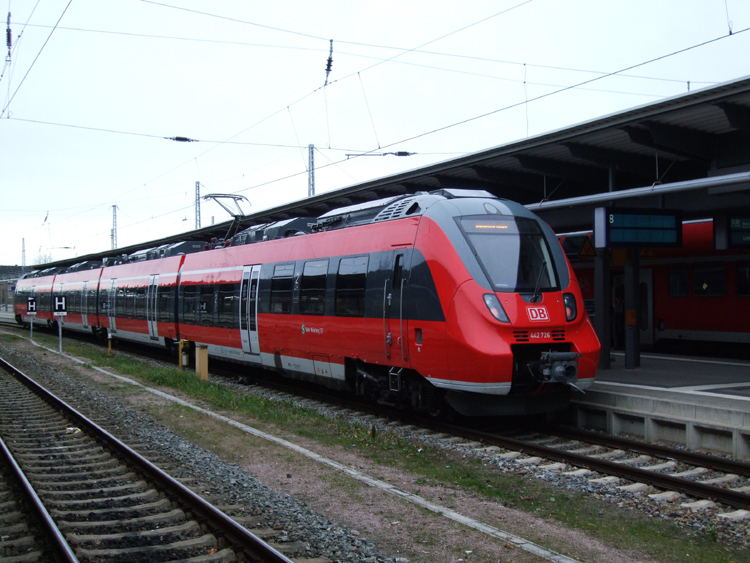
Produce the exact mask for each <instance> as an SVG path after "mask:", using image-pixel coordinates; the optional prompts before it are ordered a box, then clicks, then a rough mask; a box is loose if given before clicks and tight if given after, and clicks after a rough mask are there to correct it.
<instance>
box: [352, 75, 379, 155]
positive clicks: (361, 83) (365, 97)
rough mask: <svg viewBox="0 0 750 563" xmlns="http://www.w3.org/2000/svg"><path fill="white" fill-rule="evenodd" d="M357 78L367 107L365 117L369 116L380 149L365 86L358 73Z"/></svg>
mask: <svg viewBox="0 0 750 563" xmlns="http://www.w3.org/2000/svg"><path fill="white" fill-rule="evenodd" d="M357 76H358V77H359V85H360V86H361V87H362V96H363V97H364V99H365V106H366V107H367V115H369V116H370V123H371V124H372V132H373V133H374V134H375V142H376V143H377V144H378V148H380V139H379V138H378V131H377V129H375V120H374V119H373V118H372V111H370V103H369V102H368V101H367V93H366V92H365V85H364V83H363V82H362V75H361V74H360V73H359V72H358V73H357Z"/></svg>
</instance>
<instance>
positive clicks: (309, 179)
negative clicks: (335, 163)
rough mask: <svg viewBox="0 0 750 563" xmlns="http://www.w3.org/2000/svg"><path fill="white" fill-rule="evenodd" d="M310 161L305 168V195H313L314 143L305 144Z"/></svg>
mask: <svg viewBox="0 0 750 563" xmlns="http://www.w3.org/2000/svg"><path fill="white" fill-rule="evenodd" d="M307 149H308V150H309V151H310V161H309V164H308V168H307V197H312V196H314V195H315V145H307Z"/></svg>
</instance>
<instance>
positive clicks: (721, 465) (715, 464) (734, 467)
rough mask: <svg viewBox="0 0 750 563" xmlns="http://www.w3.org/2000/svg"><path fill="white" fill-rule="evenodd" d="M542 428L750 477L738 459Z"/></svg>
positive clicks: (572, 430) (749, 465)
mask: <svg viewBox="0 0 750 563" xmlns="http://www.w3.org/2000/svg"><path fill="white" fill-rule="evenodd" d="M542 430H543V431H544V432H547V433H548V434H552V435H555V436H559V437H561V438H568V439H571V440H583V441H585V442H588V443H591V444H598V445H600V446H607V447H615V448H627V449H628V450H631V451H634V452H638V453H642V454H647V455H653V456H656V457H663V458H668V459H674V460H676V461H681V462H684V463H688V464H690V465H699V466H702V467H707V468H709V469H713V470H714V471H721V472H723V473H735V474H737V475H741V476H743V477H750V463H745V462H743V461H738V460H736V459H726V458H722V457H718V456H714V455H709V454H702V453H698V452H691V451H687V450H680V449H677V448H670V447H668V446H660V445H657V444H648V443H646V442H642V441H639V440H633V439H630V438H623V437H621V436H605V435H601V434H598V433H596V432H590V431H587V430H580V429H578V428H572V427H569V426H564V427H556V428H551V427H542Z"/></svg>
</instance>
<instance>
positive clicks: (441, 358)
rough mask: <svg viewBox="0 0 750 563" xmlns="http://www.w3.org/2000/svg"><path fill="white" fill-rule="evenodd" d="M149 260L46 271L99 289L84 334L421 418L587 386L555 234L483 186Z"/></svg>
mask: <svg viewBox="0 0 750 563" xmlns="http://www.w3.org/2000/svg"><path fill="white" fill-rule="evenodd" d="M147 254H149V253H146V254H143V253H141V255H140V256H138V257H134V259H139V258H141V257H146V258H148V257H149V256H147ZM151 255H152V256H151V257H152V258H154V259H151V260H142V261H131V262H129V263H125V264H121V265H115V266H105V267H102V268H100V269H99V270H90V271H89V279H88V280H84V279H82V278H79V277H78V274H77V273H60V274H57V276H56V277H55V280H54V284H53V288H52V289H55V290H60V291H63V292H67V290H68V289H70V290H71V291H73V292H79V293H80V292H84V288H86V290H88V289H89V288H93V287H98V294H97V296H96V303H97V304H96V306H97V311H98V320H97V323H98V324H97V325H96V327H94V328H93V329H92V330H94V331H95V332H104V331H107V332H108V334H110V335H112V336H113V337H115V338H126V339H129V340H136V341H141V342H150V343H158V344H160V345H167V346H170V345H171V344H172V343H174V342H175V341H176V340H177V339H178V338H179V339H185V340H188V341H190V342H192V343H195V344H199V345H207V346H208V350H209V354H210V355H211V356H214V357H220V358H225V359H228V360H232V361H237V362H242V363H247V364H254V365H257V366H262V367H265V368H269V369H273V370H276V371H278V372H280V373H282V374H284V375H285V376H288V377H292V378H299V379H308V380H313V381H317V382H319V383H323V384H325V385H328V386H330V387H338V388H343V389H348V390H350V391H353V392H355V393H357V394H360V395H365V396H369V397H371V398H373V399H375V400H378V401H381V402H388V403H394V404H407V405H411V407H413V408H414V409H415V410H418V411H428V412H436V411H440V410H442V409H444V408H445V407H446V405H450V407H452V408H453V409H455V410H457V411H458V412H460V413H462V414H466V415H498V414H524V413H525V414H528V413H534V412H544V411H552V410H559V409H562V408H564V407H565V405H566V403H567V401H568V399H569V397H570V395H571V393H572V392H574V390H576V389H579V390H580V389H584V388H586V387H588V386H590V385H591V384H592V383H593V381H594V377H595V373H596V366H597V364H598V356H599V348H600V347H599V342H598V340H597V338H596V335H595V334H594V331H593V328H592V326H591V323H590V321H589V318H588V315H587V313H586V310H585V308H584V307H583V297H582V295H581V292H580V289H579V287H578V283H577V281H576V278H575V275H574V274H573V270H572V269H571V267H570V264H569V263H568V261H567V260H566V258H565V255H564V253H563V251H562V248H561V247H560V244H559V243H558V241H557V240H556V238H555V236H554V233H553V232H552V231H551V229H549V227H548V226H547V225H546V224H544V223H543V222H542V221H540V220H539V219H538V218H537V217H536V216H535V215H533V214H532V213H531V212H529V211H528V210H526V209H525V208H524V207H523V206H521V205H518V204H515V203H512V202H508V201H504V200H499V199H496V198H494V197H492V196H491V195H490V194H487V193H486V192H474V191H463V190H442V191H440V192H437V193H432V194H428V193H420V194H415V195H411V196H400V197H395V198H387V199H384V200H379V201H375V202H370V203H368V204H364V205H359V206H352V207H349V208H344V209H339V210H335V211H333V212H330V213H328V214H326V215H323V216H321V217H318V218H302V219H296V220H291V221H284V222H279V223H274V224H270V225H262V226H256V227H253V228H251V229H248V230H247V231H244V232H243V233H240V234H239V235H237V236H235V237H234V238H233V239H232V240H231V241H227V243H226V245H220V248H219V249H214V250H207V251H205V252H194V253H189V254H186V255H182V256H172V257H166V258H159V255H160V253H159V252H151ZM33 283H34V282H33V278H30V279H25V280H22V281H20V282H19V287H29V286H31V285H32V284H33ZM81 295H83V293H81ZM17 314H19V315H21V317H20V320H22V321H23V320H24V319H23V312H22V311H21V312H20V313H18V312H17ZM93 318H94V317H93V316H91V315H89V318H87V319H86V322H88V323H89V324H88V325H86V324H84V321H83V319H80V324H79V323H78V322H77V321H78V320H79V319H78V317H74V319H75V321H76V326H80V327H81V328H85V327H86V326H90V323H91V322H92V320H91V319H93ZM74 319H70V320H69V321H68V322H71V323H72V322H73V320H74Z"/></svg>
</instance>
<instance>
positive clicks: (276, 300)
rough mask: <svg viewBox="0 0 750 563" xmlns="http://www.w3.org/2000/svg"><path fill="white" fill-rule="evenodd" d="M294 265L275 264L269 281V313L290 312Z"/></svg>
mask: <svg viewBox="0 0 750 563" xmlns="http://www.w3.org/2000/svg"><path fill="white" fill-rule="evenodd" d="M293 276H294V264H277V265H276V266H274V269H273V278H272V279H271V312H272V313H291V312H292V281H293Z"/></svg>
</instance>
